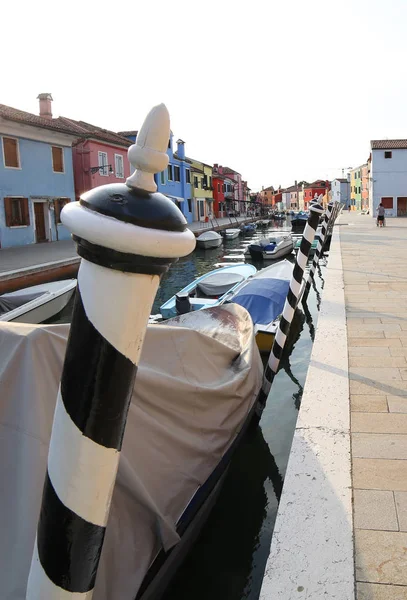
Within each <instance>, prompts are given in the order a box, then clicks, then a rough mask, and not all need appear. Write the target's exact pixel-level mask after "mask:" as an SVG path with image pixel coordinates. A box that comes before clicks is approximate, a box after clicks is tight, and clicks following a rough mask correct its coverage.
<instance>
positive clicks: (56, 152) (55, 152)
mask: <svg viewBox="0 0 407 600" xmlns="http://www.w3.org/2000/svg"><path fill="white" fill-rule="evenodd" d="M52 165H53V169H54V171H56V172H57V173H63V171H64V163H63V159H62V148H57V147H55V146H52Z"/></svg>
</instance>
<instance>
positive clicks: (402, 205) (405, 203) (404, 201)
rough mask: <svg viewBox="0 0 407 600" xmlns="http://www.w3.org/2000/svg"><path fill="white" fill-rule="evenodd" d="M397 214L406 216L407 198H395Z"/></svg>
mask: <svg viewBox="0 0 407 600" xmlns="http://www.w3.org/2000/svg"><path fill="white" fill-rule="evenodd" d="M397 216H398V217H405V216H407V198H397Z"/></svg>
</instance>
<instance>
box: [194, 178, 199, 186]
mask: <svg viewBox="0 0 407 600" xmlns="http://www.w3.org/2000/svg"><path fill="white" fill-rule="evenodd" d="M198 187H199V184H198V177H194V188H198Z"/></svg>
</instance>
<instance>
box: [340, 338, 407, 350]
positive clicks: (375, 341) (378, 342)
mask: <svg viewBox="0 0 407 600" xmlns="http://www.w3.org/2000/svg"><path fill="white" fill-rule="evenodd" d="M401 345H402V344H401V341H400V340H398V339H395V338H394V339H388V338H387V339H382V338H380V337H376V338H370V339H369V338H363V337H362V338H360V337H359V338H356V337H349V336H348V346H371V347H373V346H386V347H388V348H391V347H394V346H400V347H401Z"/></svg>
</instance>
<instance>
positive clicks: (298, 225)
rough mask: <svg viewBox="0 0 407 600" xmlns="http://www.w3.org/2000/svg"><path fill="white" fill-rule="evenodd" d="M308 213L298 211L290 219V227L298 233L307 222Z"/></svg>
mask: <svg viewBox="0 0 407 600" xmlns="http://www.w3.org/2000/svg"><path fill="white" fill-rule="evenodd" d="M307 219H308V215H307V214H306V213H305V212H299V213H298V214H297V215H296V216H295V217H294V218H293V219H291V229H292V231H296V232H298V233H302V232H303V231H304V229H305V225H306V224H307Z"/></svg>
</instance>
